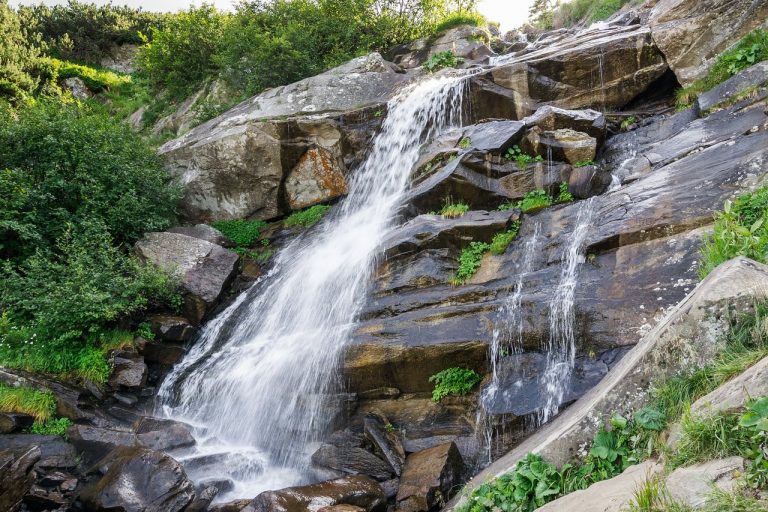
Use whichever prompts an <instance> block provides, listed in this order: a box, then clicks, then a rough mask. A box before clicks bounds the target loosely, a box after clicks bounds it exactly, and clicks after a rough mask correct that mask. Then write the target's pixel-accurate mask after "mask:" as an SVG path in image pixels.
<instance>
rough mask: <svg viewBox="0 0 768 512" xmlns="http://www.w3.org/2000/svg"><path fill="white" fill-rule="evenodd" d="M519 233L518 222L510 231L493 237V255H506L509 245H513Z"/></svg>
mask: <svg viewBox="0 0 768 512" xmlns="http://www.w3.org/2000/svg"><path fill="white" fill-rule="evenodd" d="M519 231H520V221H519V220H516V221H514V222H513V223H512V226H511V227H510V228H509V229H508V230H506V231H503V232H501V233H496V235H494V237H493V240H491V247H490V251H491V254H496V255H500V254H504V252H506V250H507V247H509V244H511V243H512V241H513V240H514V239H515V238H517V233H518V232H519Z"/></svg>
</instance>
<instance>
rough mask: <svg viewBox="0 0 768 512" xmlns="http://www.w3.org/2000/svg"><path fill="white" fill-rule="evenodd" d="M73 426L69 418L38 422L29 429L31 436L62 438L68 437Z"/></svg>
mask: <svg viewBox="0 0 768 512" xmlns="http://www.w3.org/2000/svg"><path fill="white" fill-rule="evenodd" d="M71 426H72V421H70V420H69V418H58V419H55V420H54V419H51V420H48V421H36V422H35V423H34V424H32V427H31V428H30V429H29V432H30V433H31V434H37V435H41V436H61V437H66V435H67V430H69V427H71Z"/></svg>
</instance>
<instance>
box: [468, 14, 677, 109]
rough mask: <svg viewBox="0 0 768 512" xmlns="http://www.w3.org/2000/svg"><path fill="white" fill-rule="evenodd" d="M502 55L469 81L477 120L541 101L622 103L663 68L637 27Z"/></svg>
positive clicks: (579, 104)
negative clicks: (501, 59)
mask: <svg viewBox="0 0 768 512" xmlns="http://www.w3.org/2000/svg"><path fill="white" fill-rule="evenodd" d="M548 43H549V42H548ZM503 59H504V61H503V62H508V63H505V64H503V65H500V66H497V67H494V68H493V69H491V70H490V71H488V72H486V73H484V74H480V75H478V76H477V77H476V78H474V79H473V81H472V106H473V113H474V115H475V116H477V118H489V117H502V118H511V119H522V118H524V117H526V116H528V115H530V114H532V113H533V112H535V111H536V110H537V109H538V107H539V106H541V105H542V104H547V105H552V106H556V107H561V108H570V109H578V108H584V107H595V106H601V107H603V108H608V107H623V106H624V105H626V104H628V103H629V102H630V101H632V100H633V99H634V98H635V97H636V96H637V95H639V94H640V93H642V92H644V91H645V90H646V89H647V88H648V86H649V85H650V84H651V83H653V82H654V81H655V80H656V79H658V78H660V77H661V76H662V75H663V74H664V72H665V71H666V70H667V65H666V63H665V62H664V57H663V55H662V53H661V52H660V51H659V50H658V48H657V47H656V45H655V44H654V41H653V39H652V37H651V31H650V29H649V28H647V27H643V26H630V27H611V28H608V29H606V30H600V31H585V32H580V33H578V34H577V35H573V36H568V37H565V38H563V39H562V40H561V41H558V42H554V43H552V44H546V45H542V46H541V47H540V48H539V49H537V50H534V51H531V52H523V54H521V55H511V56H509V57H504V58H503Z"/></svg>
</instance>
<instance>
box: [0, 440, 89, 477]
mask: <svg viewBox="0 0 768 512" xmlns="http://www.w3.org/2000/svg"><path fill="white" fill-rule="evenodd" d="M29 446H37V447H38V449H39V450H40V460H39V461H38V462H37V464H36V467H37V468H41V469H62V470H70V469H73V468H74V467H75V466H77V454H76V453H75V448H74V446H72V445H71V444H69V443H67V442H66V441H64V440H63V439H62V438H61V437H59V436H41V435H36V434H5V435H2V436H0V450H16V449H20V448H28V447H29Z"/></svg>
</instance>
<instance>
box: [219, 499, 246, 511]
mask: <svg viewBox="0 0 768 512" xmlns="http://www.w3.org/2000/svg"><path fill="white" fill-rule="evenodd" d="M251 501H253V500H249V499H247V500H234V501H230V502H227V503H218V504H215V505H211V506H210V508H209V509H208V510H209V512H242V511H243V510H246V509H247V508H248V505H249V503H250V502H251ZM253 510H254V509H251V511H253Z"/></svg>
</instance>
